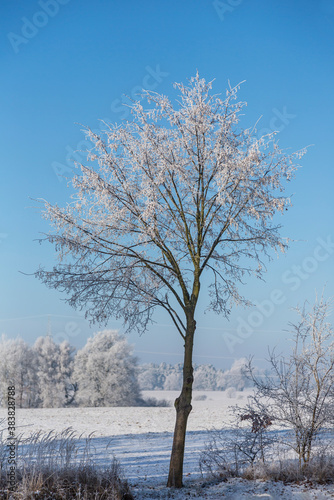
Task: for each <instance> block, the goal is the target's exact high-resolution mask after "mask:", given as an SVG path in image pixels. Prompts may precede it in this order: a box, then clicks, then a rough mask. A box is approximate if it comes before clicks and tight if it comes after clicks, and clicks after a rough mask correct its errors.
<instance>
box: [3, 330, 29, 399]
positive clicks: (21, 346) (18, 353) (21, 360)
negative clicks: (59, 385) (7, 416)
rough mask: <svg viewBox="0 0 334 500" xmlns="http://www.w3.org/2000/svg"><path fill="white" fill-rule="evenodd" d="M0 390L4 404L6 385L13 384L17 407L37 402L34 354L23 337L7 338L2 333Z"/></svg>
mask: <svg viewBox="0 0 334 500" xmlns="http://www.w3.org/2000/svg"><path fill="white" fill-rule="evenodd" d="M0 359H1V363H0V390H1V399H2V403H3V404H5V402H6V398H7V392H8V391H7V389H8V386H10V385H14V386H15V396H16V405H17V406H18V408H34V407H36V406H37V404H38V390H37V375H36V356H35V353H34V351H33V350H32V349H31V347H30V346H29V345H28V344H27V343H26V342H24V340H23V339H21V338H17V339H8V338H7V337H6V336H5V335H2V337H1V341H0Z"/></svg>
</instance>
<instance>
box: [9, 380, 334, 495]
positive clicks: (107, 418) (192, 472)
mask: <svg viewBox="0 0 334 500" xmlns="http://www.w3.org/2000/svg"><path fill="white" fill-rule="evenodd" d="M251 392H252V390H251V389H248V390H245V391H243V392H237V391H231V390H228V391H225V392H218V391H217V392H208V391H207V392H204V391H198V392H196V391H195V392H194V398H193V411H192V412H191V414H190V417H189V423H188V434H187V442H186V452H185V462H184V464H185V465H184V483H185V488H183V489H182V491H174V492H171V491H170V490H169V489H167V488H166V487H165V482H166V478H167V473H168V465H169V457H170V451H171V447H172V437H173V429H174V422H175V410H174V408H173V407H154V408H140V407H139V408H138V407H134V408H122V407H120V408H115V407H113V408H57V409H48V408H45V409H18V410H17V414H16V424H17V433H18V434H23V436H28V435H29V434H31V433H34V432H36V431H42V432H48V431H50V430H54V431H56V432H61V431H62V430H64V429H66V428H68V427H71V428H73V430H75V431H76V432H77V433H78V434H79V435H82V438H84V437H85V436H88V435H90V434H91V433H92V432H94V435H93V439H92V444H93V447H92V454H93V455H94V461H95V462H96V463H97V464H98V465H101V466H103V465H106V464H107V463H108V461H109V460H110V457H111V456H112V454H114V455H115V456H116V457H117V458H118V460H119V461H120V463H121V465H122V467H123V471H124V475H125V477H126V478H127V479H128V480H129V483H130V485H131V488H132V491H133V493H134V495H135V498H136V499H148V498H151V499H165V498H175V499H178V500H181V499H184V498H191V497H193V498H198V499H219V498H230V499H239V498H240V499H255V498H261V499H277V500H278V499H282V500H290V499H306V500H307V499H322V498H323V499H325V498H334V489H333V488H332V487H328V486H327V487H320V486H319V487H317V488H314V489H310V487H309V486H308V487H307V486H306V485H305V486H303V485H299V486H284V485H282V484H280V483H273V482H263V481H246V480H241V479H234V480H230V481H228V482H225V483H220V484H213V483H210V482H209V481H208V480H207V479H206V478H203V477H201V474H200V470H199V464H198V460H199V455H200V453H201V451H202V450H203V449H204V446H205V443H206V442H207V441H208V440H209V436H210V430H212V429H222V428H226V427H228V426H229V425H231V424H232V422H231V421H230V420H229V419H228V407H229V406H233V405H236V404H238V405H239V406H243V405H245V404H246V403H247V397H248V396H249V395H250V394H251ZM143 394H144V397H154V398H156V399H165V400H169V401H171V402H172V401H174V399H175V397H176V396H177V395H178V393H177V392H174V391H146V392H144V393H143ZM204 396H206V399H204V400H198V399H200V398H203V397H204ZM5 417H6V409H4V408H2V409H0V419H2V418H5ZM226 432H228V430H227V431H226Z"/></svg>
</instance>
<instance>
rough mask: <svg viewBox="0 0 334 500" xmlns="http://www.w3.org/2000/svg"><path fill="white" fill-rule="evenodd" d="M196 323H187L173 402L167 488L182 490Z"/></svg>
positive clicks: (191, 320) (189, 321)
mask: <svg viewBox="0 0 334 500" xmlns="http://www.w3.org/2000/svg"><path fill="white" fill-rule="evenodd" d="M195 329H196V322H195V320H194V318H193V315H192V317H191V318H190V319H189V320H188V321H187V331H186V337H185V345H184V363H183V385H182V391H181V394H180V396H179V397H178V398H177V399H176V400H175V403H174V406H175V409H176V423H175V429H174V439H173V448H172V454H171V458H170V466H169V475H168V481H167V486H168V487H174V488H182V486H183V484H182V477H183V457H184V447H185V440H186V429H187V421H188V416H189V413H190V412H191V409H192V406H191V397H192V386H193V381H194V378H193V366H192V356H193V344H194V333H195Z"/></svg>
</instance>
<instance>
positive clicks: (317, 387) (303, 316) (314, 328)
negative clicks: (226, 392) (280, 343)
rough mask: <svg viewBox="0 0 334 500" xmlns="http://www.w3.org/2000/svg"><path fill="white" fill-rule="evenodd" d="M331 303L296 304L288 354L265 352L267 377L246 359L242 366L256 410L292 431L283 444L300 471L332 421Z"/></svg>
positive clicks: (333, 356) (333, 345)
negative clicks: (294, 455) (245, 367)
mask: <svg viewBox="0 0 334 500" xmlns="http://www.w3.org/2000/svg"><path fill="white" fill-rule="evenodd" d="M331 302H332V301H331V300H325V299H324V298H323V297H321V299H320V300H319V301H318V300H317V301H316V303H315V304H314V305H313V307H312V308H311V310H309V311H307V309H306V304H304V307H303V309H300V308H296V311H297V313H298V314H299V317H300V320H299V322H298V323H296V324H294V325H291V326H292V327H293V338H292V341H293V344H294V345H293V349H292V353H291V354H290V356H289V357H288V358H283V357H282V356H278V355H277V354H276V353H275V351H271V352H270V357H269V362H270V368H271V373H270V375H268V376H266V377H265V378H263V377H261V378H259V377H257V376H255V375H254V372H253V367H252V363H251V361H250V362H249V365H248V375H249V376H250V378H251V379H252V381H253V382H254V385H255V389H256V394H255V397H254V400H255V402H256V406H257V408H259V409H261V410H265V411H266V413H267V414H268V415H269V416H270V418H271V419H272V421H273V423H278V424H280V425H283V426H285V427H286V428H288V429H292V431H293V433H294V440H293V442H292V443H291V442H290V441H289V442H288V444H289V446H291V447H292V448H293V449H294V451H295V452H296V453H297V456H298V459H299V470H300V471H301V472H302V471H303V470H304V469H305V468H306V466H307V465H308V464H309V462H310V459H311V457H312V451H313V447H314V442H315V440H316V438H317V437H318V435H319V433H320V431H321V430H323V429H324V428H325V427H329V428H331V429H333V425H334V341H333V328H332V326H331V324H330V323H329V322H328V321H327V317H328V315H329V313H330V306H331Z"/></svg>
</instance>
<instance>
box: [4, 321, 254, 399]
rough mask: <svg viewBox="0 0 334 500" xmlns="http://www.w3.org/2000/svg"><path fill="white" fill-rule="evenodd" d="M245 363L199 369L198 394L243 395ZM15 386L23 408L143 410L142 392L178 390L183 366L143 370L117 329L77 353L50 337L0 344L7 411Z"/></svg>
mask: <svg viewBox="0 0 334 500" xmlns="http://www.w3.org/2000/svg"><path fill="white" fill-rule="evenodd" d="M245 364H246V360H245V359H239V360H236V361H235V362H234V363H233V365H232V367H231V369H230V370H227V371H222V370H217V369H216V368H215V367H214V366H212V365H195V366H194V378H195V382H194V389H195V390H225V389H227V388H229V387H233V388H235V389H237V390H243V389H244V388H245V387H248V386H249V385H250V381H249V379H247V378H246V377H245V376H244V373H243V367H244V366H245ZM10 385H14V386H15V390H16V405H17V407H19V408H59V407H66V406H136V405H143V404H145V401H144V400H143V399H142V396H141V390H179V389H180V387H181V385H182V364H176V365H170V364H166V363H161V364H153V363H150V364H145V365H138V360H137V358H136V357H135V356H133V354H132V347H131V346H130V345H129V344H128V342H127V339H126V338H125V337H124V336H122V335H119V334H118V332H117V331H114V330H104V331H101V332H98V333H96V334H95V335H94V336H93V337H91V338H89V339H88V341H87V343H86V345H85V346H84V347H83V348H82V349H80V350H78V351H77V352H76V350H75V348H74V347H72V346H71V345H70V344H69V343H68V342H67V341H64V342H62V343H61V344H57V343H55V342H54V340H53V338H52V336H51V335H46V336H45V337H39V338H38V339H37V340H36V342H35V343H34V345H33V346H30V345H29V344H27V343H26V342H25V341H24V340H23V339H21V338H17V339H8V338H6V336H5V335H3V336H2V338H1V339H0V398H1V405H2V406H5V405H6V403H7V401H6V394H7V388H8V386H10Z"/></svg>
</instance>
